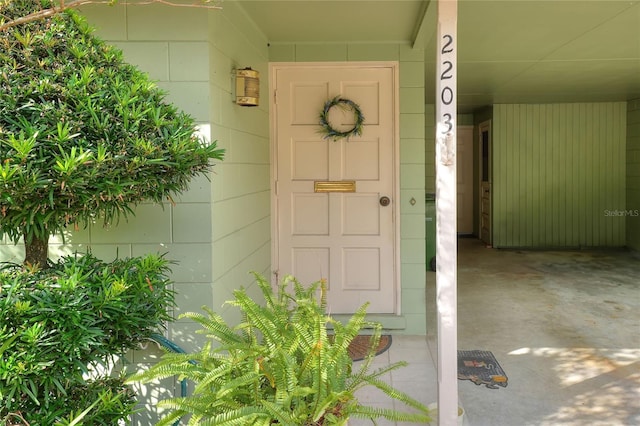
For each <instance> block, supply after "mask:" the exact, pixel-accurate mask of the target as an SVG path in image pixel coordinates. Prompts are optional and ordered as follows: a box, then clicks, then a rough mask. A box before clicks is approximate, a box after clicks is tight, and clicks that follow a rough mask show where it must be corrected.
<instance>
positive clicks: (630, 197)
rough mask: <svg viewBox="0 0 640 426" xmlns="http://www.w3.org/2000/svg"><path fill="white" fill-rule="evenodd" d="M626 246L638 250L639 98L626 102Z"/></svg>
mask: <svg viewBox="0 0 640 426" xmlns="http://www.w3.org/2000/svg"><path fill="white" fill-rule="evenodd" d="M626 183H627V194H626V195H627V206H626V213H625V214H626V225H627V246H628V247H630V248H632V249H633V250H636V251H640V99H636V100H633V101H629V102H628V103H627V182H626Z"/></svg>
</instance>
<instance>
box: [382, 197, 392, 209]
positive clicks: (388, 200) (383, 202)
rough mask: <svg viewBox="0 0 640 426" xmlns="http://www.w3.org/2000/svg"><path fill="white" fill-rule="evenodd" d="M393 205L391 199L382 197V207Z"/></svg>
mask: <svg viewBox="0 0 640 426" xmlns="http://www.w3.org/2000/svg"><path fill="white" fill-rule="evenodd" d="M389 204H391V198H389V197H380V205H381V206H382V207H386V206H388V205H389Z"/></svg>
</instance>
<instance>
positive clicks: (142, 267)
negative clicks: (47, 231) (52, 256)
mask: <svg viewBox="0 0 640 426" xmlns="http://www.w3.org/2000/svg"><path fill="white" fill-rule="evenodd" d="M168 272H169V271H168V262H167V261H166V260H165V259H164V258H162V257H160V256H155V255H148V256H146V257H142V258H133V259H121V260H116V261H115V262H113V263H110V264H107V263H104V262H101V261H99V260H98V259H96V258H95V257H93V256H91V255H85V256H78V257H66V258H63V259H61V260H60V261H59V262H57V263H55V264H53V265H52V267H51V268H49V269H46V270H38V269H36V270H26V269H25V268H23V267H22V266H18V265H5V267H4V268H3V269H2V270H1V271H0V324H1V325H0V342H3V343H2V345H1V346H0V401H1V402H0V419H6V418H8V417H10V416H12V415H14V414H12V413H20V414H21V416H22V417H23V418H24V419H25V420H26V421H27V422H28V423H29V424H30V425H31V426H36V425H40V426H51V425H54V424H56V422H60V424H68V423H69V422H68V419H72V418H73V417H74V416H76V415H79V414H80V413H81V412H82V411H83V410H85V409H86V408H87V407H90V406H91V404H93V403H94V402H95V401H98V400H99V403H98V404H97V405H96V406H95V409H93V410H91V411H89V412H88V413H86V414H85V418H84V420H83V423H84V424H87V425H105V426H106V425H109V426H112V425H114V424H117V420H118V419H121V418H123V417H124V416H126V415H127V414H129V413H130V412H131V410H132V406H133V404H134V402H135V401H134V396H133V393H132V391H131V390H130V389H129V388H128V387H126V386H125V385H124V378H123V377H106V376H98V377H95V378H94V380H86V379H85V377H86V373H87V372H88V371H89V370H91V369H92V367H94V366H96V365H106V364H107V363H108V362H109V361H111V360H112V359H113V357H115V356H119V355H122V354H124V352H125V351H127V350H128V349H132V348H136V347H137V346H138V344H139V342H141V341H143V340H144V339H146V338H148V337H149V336H150V335H151V334H152V333H153V332H154V331H157V328H158V327H160V326H162V325H163V322H164V321H166V320H169V319H170V316H169V314H168V313H167V308H168V307H170V306H173V293H172V291H171V290H170V289H169V286H170V284H171V282H170V281H169V280H168V279H167V274H168ZM65 419H66V420H65ZM14 420H15V419H14ZM65 421H67V423H65Z"/></svg>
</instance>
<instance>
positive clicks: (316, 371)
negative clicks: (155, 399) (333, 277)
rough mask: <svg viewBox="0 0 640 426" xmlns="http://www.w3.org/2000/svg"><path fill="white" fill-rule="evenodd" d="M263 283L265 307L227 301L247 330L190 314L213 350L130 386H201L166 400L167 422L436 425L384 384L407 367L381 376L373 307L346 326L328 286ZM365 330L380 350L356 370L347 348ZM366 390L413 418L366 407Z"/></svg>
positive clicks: (238, 297) (160, 367) (242, 295)
mask: <svg viewBox="0 0 640 426" xmlns="http://www.w3.org/2000/svg"><path fill="white" fill-rule="evenodd" d="M256 281H257V284H258V286H259V288H260V289H261V291H262V294H263V297H264V301H263V302H264V303H258V301H255V300H253V299H251V298H250V297H249V296H248V295H247V292H246V291H245V290H244V289H240V290H236V291H235V292H234V296H235V299H234V300H233V301H230V302H228V303H229V304H231V305H233V306H235V307H237V308H239V309H240V310H241V312H242V315H243V321H242V322H241V323H240V324H239V325H238V326H236V327H231V326H229V325H227V324H226V322H225V321H224V320H223V319H222V317H221V316H220V315H218V314H216V313H215V312H213V311H211V310H208V309H206V308H205V310H206V312H207V315H203V314H199V313H186V314H184V315H183V316H184V317H186V318H189V319H192V320H194V321H196V322H198V323H199V324H200V325H201V326H202V330H201V332H202V333H203V334H206V336H207V338H208V343H207V344H206V345H205V347H204V348H203V349H202V350H201V351H200V352H199V353H195V354H174V353H168V354H165V355H164V356H163V358H162V360H161V362H160V363H158V364H156V365H155V366H153V367H152V368H151V369H149V370H147V371H144V372H141V373H138V374H136V375H134V376H133V377H131V378H130V379H129V380H130V381H137V380H141V381H143V382H149V381H152V380H155V379H158V378H165V377H170V376H174V375H177V376H179V377H180V378H187V379H189V380H192V381H193V382H195V388H194V391H193V394H192V395H190V396H187V397H185V398H172V399H168V400H164V401H161V402H160V403H159V405H160V406H162V407H166V408H169V409H170V412H169V414H168V415H167V416H166V417H165V418H163V419H162V421H161V422H160V423H158V425H169V424H172V422H174V421H176V420H177V419H179V418H181V417H182V416H184V415H190V419H189V425H243V426H244V425H265V426H266V425H271V424H274V423H276V424H282V425H287V426H290V425H308V426H311V425H343V424H345V422H346V420H347V419H348V418H349V417H360V418H369V419H377V418H380V417H383V418H387V419H390V420H395V421H409V422H417V423H426V422H428V421H429V417H428V415H427V409H426V407H424V406H423V405H422V404H421V403H419V402H418V401H416V400H415V399H413V398H411V397H410V396H409V395H406V394H404V393H402V392H400V391H398V390H396V389H394V388H393V387H391V385H389V384H387V383H386V382H384V381H383V380H382V379H381V377H382V376H383V375H384V374H386V373H388V372H389V371H391V370H395V369H397V368H400V367H402V366H404V365H406V363H402V362H401V363H396V364H392V365H390V366H386V367H383V368H381V369H378V370H375V371H372V369H371V363H372V361H373V358H374V356H375V353H374V350H375V348H376V347H377V344H378V342H379V339H380V333H381V326H380V325H379V324H374V323H369V322H367V321H366V319H365V315H366V305H365V306H362V307H361V308H360V309H358V311H357V312H356V313H355V314H354V315H353V316H352V317H351V319H350V320H349V321H348V322H347V323H346V324H342V323H341V322H339V321H336V320H334V319H333V318H332V317H331V316H330V315H328V314H327V313H326V300H325V295H326V288H325V282H324V281H320V282H317V283H314V284H312V285H311V286H310V287H308V288H305V287H303V286H302V285H301V284H300V283H299V282H298V281H296V280H295V279H293V278H292V277H287V278H286V279H285V280H284V281H283V282H282V283H280V284H279V286H278V289H277V292H274V290H273V289H272V287H271V285H270V284H269V283H268V282H267V281H266V280H265V279H264V278H262V277H260V276H258V275H256ZM318 293H319V295H318ZM364 327H367V328H369V327H371V328H372V330H373V332H374V334H373V338H372V339H371V340H372V343H371V347H370V350H369V354H368V356H367V357H366V358H365V360H364V361H363V363H362V365H361V366H360V367H359V369H357V371H353V364H352V361H351V359H350V358H349V354H348V347H349V343H350V342H351V341H352V340H353V339H354V337H355V336H356V335H357V334H358V333H359V332H360V331H361V330H362V329H363V328H364ZM364 386H375V387H377V388H378V389H380V390H381V391H383V392H384V393H385V394H387V395H389V396H390V397H392V398H394V399H396V400H398V401H401V402H403V403H405V404H406V405H408V406H409V407H412V408H413V409H414V412H411V413H410V412H400V411H396V410H390V409H383V408H376V407H369V406H365V405H363V404H361V403H360V402H359V401H358V399H357V398H356V396H355V392H356V391H357V390H358V389H360V388H362V387H364Z"/></svg>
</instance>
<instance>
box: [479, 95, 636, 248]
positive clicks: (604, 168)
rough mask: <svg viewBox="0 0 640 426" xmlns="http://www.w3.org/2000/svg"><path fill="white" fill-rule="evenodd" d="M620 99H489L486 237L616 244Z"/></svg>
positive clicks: (517, 243)
mask: <svg viewBox="0 0 640 426" xmlns="http://www.w3.org/2000/svg"><path fill="white" fill-rule="evenodd" d="M626 109H627V107H626V103H625V102H615V103H578V104H547V105H516V104H510V105H507V104H504V105H495V106H494V108H493V111H494V117H493V124H492V130H493V155H492V158H493V245H494V246H495V247H530V248H546V247H574V248H577V247H580V248H583V247H621V246H624V245H625V217H623V216H615V215H611V214H608V212H611V211H620V210H624V209H625V208H626V206H627V203H626V202H625V198H626V194H625V186H626V183H625V179H626V172H625V168H626V165H625V145H626V143H627V140H626V115H627V111H626Z"/></svg>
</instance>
